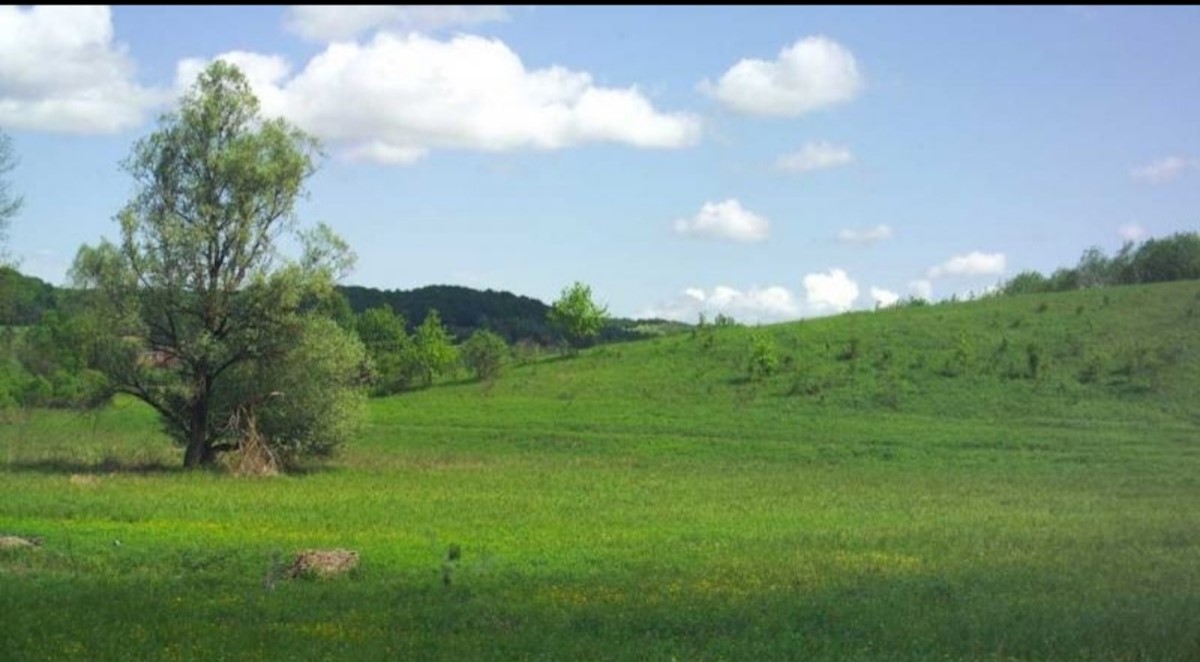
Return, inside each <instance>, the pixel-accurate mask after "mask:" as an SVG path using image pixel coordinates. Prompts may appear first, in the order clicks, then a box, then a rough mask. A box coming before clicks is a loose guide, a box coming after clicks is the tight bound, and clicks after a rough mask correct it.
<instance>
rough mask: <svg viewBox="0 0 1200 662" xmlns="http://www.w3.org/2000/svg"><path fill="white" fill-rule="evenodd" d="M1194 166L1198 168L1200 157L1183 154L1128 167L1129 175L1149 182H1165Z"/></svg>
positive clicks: (1174, 178) (1192, 168)
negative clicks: (1189, 156) (1195, 157)
mask: <svg viewBox="0 0 1200 662" xmlns="http://www.w3.org/2000/svg"><path fill="white" fill-rule="evenodd" d="M1196 168H1200V159H1192V158H1187V157H1184V156H1167V157H1164V158H1161V159H1158V160H1157V161H1152V162H1150V163H1147V164H1146V165H1142V166H1137V167H1134V168H1130V169H1129V176H1130V177H1132V178H1133V179H1136V180H1139V181H1143V182H1149V183H1151V184H1165V183H1167V182H1170V181H1174V180H1176V179H1178V178H1179V176H1180V175H1182V174H1183V173H1185V172H1187V171H1188V170H1194V169H1196Z"/></svg>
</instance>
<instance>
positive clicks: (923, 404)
mask: <svg viewBox="0 0 1200 662" xmlns="http://www.w3.org/2000/svg"><path fill="white" fill-rule="evenodd" d="M1198 309H1200V281H1185V282H1177V283H1167V284H1158V285H1137V286H1127V287H1113V288H1105V289H1096V290H1085V291H1075V292H1064V293H1053V294H1036V295H1024V296H1010V297H998V298H990V299H985V300H981V301H974V302H963V303H957V304H942V305H935V306H920V307H910V308H902V309H887V310H880V311H875V312H860V313H852V314H846V315H840V316H836V317H830V318H824V319H817V320H808V321H802V322H795V323H786V324H777V325H771V326H763V327H757V328H746V327H726V328H711V327H710V328H707V329H700V330H697V331H695V332H690V333H682V334H678V335H674V336H669V337H666V338H659V339H654V340H648V341H644V342H636V343H629V344H624V345H613V346H605V347H599V348H595V349H592V350H590V351H586V352H584V353H582V354H581V355H580V356H578V357H574V358H567V359H551V360H543V361H540V362H533V363H529V364H524V365H517V366H513V367H512V368H511V369H510V370H509V372H508V373H507V374H506V375H505V376H503V377H502V378H500V379H499V380H498V381H496V382H495V383H492V384H455V385H446V386H443V387H439V388H435V389H432V390H430V391H427V392H423V393H416V394H410V395H405V396H402V397H400V398H397V399H395V401H394V402H391V403H388V405H387V406H385V407H382V408H380V409H381V410H382V412H384V413H381V414H380V415H382V416H385V418H387V419H388V420H390V421H396V422H400V421H406V422H408V423H411V424H413V425H421V424H422V423H423V422H425V423H429V424H434V423H435V422H436V423H437V424H438V425H445V424H447V423H451V422H453V421H456V420H457V421H459V422H460V423H461V424H462V425H466V426H470V425H476V424H480V425H483V424H486V425H488V426H505V425H509V424H511V425H513V426H525V427H528V426H529V425H532V424H536V423H539V422H540V423H541V424H544V425H545V426H547V428H552V429H556V430H560V431H561V430H573V429H575V430H589V429H590V430H599V429H603V430H613V431H618V430H627V431H629V432H631V433H632V432H650V433H653V432H654V431H656V430H658V431H663V432H666V431H683V430H693V431H695V432H696V433H698V434H713V435H717V436H725V435H726V434H729V435H734V436H736V435H737V432H738V430H739V429H742V430H746V431H748V432H750V431H753V432H752V434H754V435H762V434H768V435H769V434H772V433H771V432H770V431H771V430H775V431H777V432H778V434H781V435H785V436H786V435H787V434H788V433H789V431H791V430H797V429H800V428H804V429H811V428H812V426H813V425H819V424H821V423H820V422H822V421H823V422H825V423H828V422H829V421H831V420H837V421H839V422H840V423H839V424H846V423H847V422H848V421H852V420H854V419H856V418H862V417H871V418H876V417H881V416H882V417H890V418H897V417H900V418H904V417H916V418H917V419H929V420H947V421H949V420H971V421H979V420H985V421H993V422H996V423H998V424H1007V423H1049V424H1051V425H1054V424H1065V423H1070V424H1071V425H1082V426H1089V425H1096V426H1103V425H1116V426H1128V425H1139V424H1146V423H1154V424H1155V425H1163V426H1167V427H1168V428H1171V427H1175V426H1182V427H1183V428H1195V427H1196V426H1200V400H1198V399H1197V398H1196V397H1195V394H1197V393H1200V315H1198V314H1197V310H1198ZM756 336H761V337H765V338H767V339H769V341H770V342H773V343H774V347H775V353H776V355H777V358H778V360H779V364H778V368H777V370H776V371H775V372H774V373H773V374H771V375H769V376H767V377H765V378H761V379H751V378H750V377H749V373H748V370H747V365H748V361H749V357H750V352H751V346H752V344H753V340H754V338H755V337H756ZM392 414H394V415H395V418H393V417H392Z"/></svg>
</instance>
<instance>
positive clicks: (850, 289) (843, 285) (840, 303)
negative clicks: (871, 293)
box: [804, 269, 858, 313]
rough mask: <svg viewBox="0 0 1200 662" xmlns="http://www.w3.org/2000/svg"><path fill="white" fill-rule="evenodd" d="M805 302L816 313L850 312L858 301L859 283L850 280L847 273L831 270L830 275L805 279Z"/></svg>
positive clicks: (818, 275) (816, 275)
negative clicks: (829, 311) (830, 311)
mask: <svg viewBox="0 0 1200 662" xmlns="http://www.w3.org/2000/svg"><path fill="white" fill-rule="evenodd" d="M804 293H805V300H806V301H807V303H808V304H809V305H810V306H812V307H813V309H814V310H816V311H827V310H832V311H834V312H839V313H840V312H844V311H847V310H850V308H851V307H852V306H853V305H854V302H855V300H857V299H858V283H855V282H854V281H853V280H850V277H849V276H847V275H846V272H845V271H842V270H841V269H830V270H829V272H828V273H815V274H808V275H807V276H805V277H804Z"/></svg>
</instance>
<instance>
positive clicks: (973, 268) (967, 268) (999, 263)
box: [926, 251, 1005, 280]
mask: <svg viewBox="0 0 1200 662" xmlns="http://www.w3.org/2000/svg"><path fill="white" fill-rule="evenodd" d="M1004 263H1005V260H1004V253H980V252H979V251H972V252H970V253H967V254H966V255H955V256H954V257H952V258H950V259H949V260H946V261H945V262H943V263H942V264H939V265H937V266H935V267H931V268H930V269H929V272H928V273H927V274H926V278H928V279H930V280H933V279H937V278H944V277H946V276H996V275H999V274H1002V273H1004Z"/></svg>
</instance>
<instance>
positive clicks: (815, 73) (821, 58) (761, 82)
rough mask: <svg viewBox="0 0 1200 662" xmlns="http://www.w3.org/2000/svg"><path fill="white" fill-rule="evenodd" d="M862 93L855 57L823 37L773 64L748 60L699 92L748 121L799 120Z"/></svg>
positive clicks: (789, 49)
mask: <svg viewBox="0 0 1200 662" xmlns="http://www.w3.org/2000/svg"><path fill="white" fill-rule="evenodd" d="M862 88H863V79H862V76H860V75H859V72H858V63H857V62H855V60H854V54H853V53H851V52H850V51H849V50H848V49H846V48H845V47H844V46H842V45H841V44H838V43H837V42H835V41H833V40H832V39H829V38H827V37H824V36H813V37H805V38H804V39H801V40H799V41H797V42H796V43H794V44H792V45H791V46H788V47H786V48H784V49H783V50H781V51H780V52H779V56H778V57H777V58H776V59H775V60H772V61H769V62H768V61H766V60H758V59H743V60H739V61H738V63H737V64H735V65H733V66H732V67H730V69H729V70H728V71H726V72H725V74H724V75H722V76H721V79H720V80H718V81H717V83H716V84H715V85H714V84H713V83H711V82H709V81H708V80H705V81H703V82H702V83H700V89H701V90H702V91H704V92H707V93H708V94H711V95H712V96H714V97H716V99H717V100H719V101H720V102H721V103H723V104H725V106H727V107H729V108H731V109H732V110H735V111H737V112H740V113H744V114H747V115H760V116H771V117H796V116H799V115H803V114H804V113H807V112H810V111H814V110H818V109H820V108H825V107H828V106H833V105H836V104H839V103H844V102H847V101H850V100H851V99H853V98H854V97H856V96H858V93H859V92H860V91H861V90H862Z"/></svg>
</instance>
